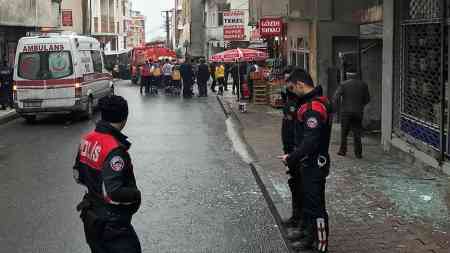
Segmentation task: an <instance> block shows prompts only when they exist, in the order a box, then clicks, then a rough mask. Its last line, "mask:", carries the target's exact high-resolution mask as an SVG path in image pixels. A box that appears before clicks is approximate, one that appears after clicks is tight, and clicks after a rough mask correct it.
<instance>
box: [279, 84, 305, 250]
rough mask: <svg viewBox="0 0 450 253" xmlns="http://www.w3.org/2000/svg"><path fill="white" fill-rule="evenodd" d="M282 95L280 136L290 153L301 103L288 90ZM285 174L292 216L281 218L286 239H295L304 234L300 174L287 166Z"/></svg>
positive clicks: (296, 132)
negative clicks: (287, 176)
mask: <svg viewBox="0 0 450 253" xmlns="http://www.w3.org/2000/svg"><path fill="white" fill-rule="evenodd" d="M284 97H285V100H286V102H285V106H284V108H283V114H284V117H283V123H282V127H281V136H282V142H283V151H284V154H290V153H292V152H294V150H295V148H296V146H297V145H298V143H299V141H300V140H299V139H300V138H301V136H298V133H301V130H299V129H298V128H299V127H300V126H299V125H300V124H299V123H298V122H297V110H298V109H299V106H300V105H301V104H300V99H299V97H298V96H297V95H295V94H294V93H292V92H290V91H286V93H285V96H284ZM287 174H289V176H290V178H289V179H288V186H289V189H290V191H291V204H292V205H291V206H292V216H291V217H290V218H289V219H287V220H283V222H282V223H283V225H284V227H286V228H287V229H288V234H287V239H289V240H292V241H295V240H298V239H301V238H302V237H303V236H304V235H303V231H302V228H301V225H302V212H303V210H302V207H303V189H302V174H301V170H300V168H298V167H288V171H287Z"/></svg>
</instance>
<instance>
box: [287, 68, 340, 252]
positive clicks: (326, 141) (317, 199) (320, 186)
mask: <svg viewBox="0 0 450 253" xmlns="http://www.w3.org/2000/svg"><path fill="white" fill-rule="evenodd" d="M288 88H289V90H290V91H291V92H293V93H295V94H297V95H298V96H299V97H300V98H301V99H302V101H303V104H302V105H301V106H300V109H299V110H298V111H297V121H298V122H299V124H300V125H301V128H300V129H302V130H301V132H300V133H298V135H299V139H300V140H301V141H300V142H299V143H298V146H297V147H296V149H295V150H294V151H292V152H291V153H289V154H287V155H283V156H281V157H280V158H281V159H282V161H283V162H284V163H285V164H286V165H287V166H288V167H289V168H298V169H300V170H301V172H300V173H301V174H302V185H303V188H302V189H303V217H302V218H303V225H302V228H303V229H304V231H303V232H304V237H303V238H302V239H301V240H300V241H297V242H294V243H292V244H291V246H292V247H293V248H294V249H295V250H314V252H328V234H329V225H328V213H327V210H326V207H325V183H326V177H327V176H328V174H329V167H330V158H329V157H330V156H329V153H328V152H329V145H330V136H331V125H332V117H331V112H332V111H331V103H330V102H329V101H328V99H327V97H324V96H322V88H321V87H320V86H318V87H315V86H314V82H313V81H312V79H311V76H310V75H309V74H308V73H307V72H306V71H304V70H303V69H295V70H294V71H293V72H292V73H291V75H290V76H289V78H288Z"/></svg>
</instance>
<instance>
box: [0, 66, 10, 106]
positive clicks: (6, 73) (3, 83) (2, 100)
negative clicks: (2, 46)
mask: <svg viewBox="0 0 450 253" xmlns="http://www.w3.org/2000/svg"><path fill="white" fill-rule="evenodd" d="M11 97H12V69H11V68H10V67H9V66H8V64H7V62H6V61H3V63H2V65H1V66H0V104H1V106H2V109H3V110H5V109H6V107H7V106H11V105H12V98H11ZM11 107H12V106H11Z"/></svg>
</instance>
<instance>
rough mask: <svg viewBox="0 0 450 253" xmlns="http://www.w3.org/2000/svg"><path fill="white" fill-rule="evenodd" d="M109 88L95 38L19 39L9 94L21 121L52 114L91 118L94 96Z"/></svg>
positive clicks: (111, 85)
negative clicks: (11, 92)
mask: <svg viewBox="0 0 450 253" xmlns="http://www.w3.org/2000/svg"><path fill="white" fill-rule="evenodd" d="M113 93H114V83H113V79H112V76H111V74H109V73H108V72H107V71H106V70H105V68H104V64H103V57H102V51H101V50H100V43H99V42H98V41H97V40H96V39H94V38H91V37H84V36H78V35H76V34H73V33H68V34H41V35H38V36H33V37H23V38H21V39H20V40H19V43H18V45H17V53H16V59H15V68H14V86H13V97H14V105H15V109H16V111H17V113H18V114H19V115H21V116H22V117H23V118H25V119H26V121H28V122H33V121H35V120H36V116H37V115H40V114H55V113H56V114H59V113H81V114H83V115H84V116H86V117H88V118H91V117H92V115H93V112H94V108H95V107H96V106H97V104H98V101H99V99H100V98H102V97H105V96H109V95H110V94H113Z"/></svg>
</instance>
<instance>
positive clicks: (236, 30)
mask: <svg viewBox="0 0 450 253" xmlns="http://www.w3.org/2000/svg"><path fill="white" fill-rule="evenodd" d="M244 39H245V28H244V27H243V26H235V27H226V28H225V27H224V28H223V40H227V41H232V40H244Z"/></svg>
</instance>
